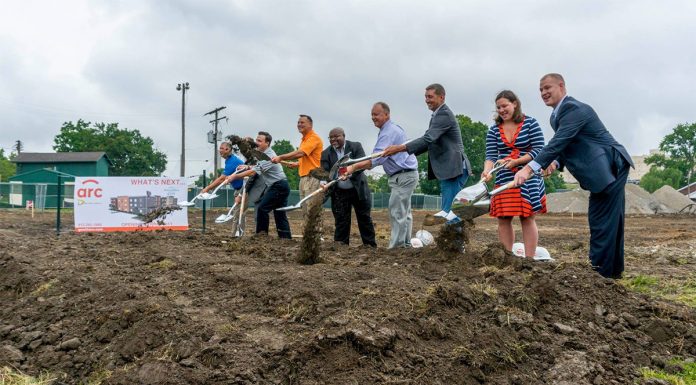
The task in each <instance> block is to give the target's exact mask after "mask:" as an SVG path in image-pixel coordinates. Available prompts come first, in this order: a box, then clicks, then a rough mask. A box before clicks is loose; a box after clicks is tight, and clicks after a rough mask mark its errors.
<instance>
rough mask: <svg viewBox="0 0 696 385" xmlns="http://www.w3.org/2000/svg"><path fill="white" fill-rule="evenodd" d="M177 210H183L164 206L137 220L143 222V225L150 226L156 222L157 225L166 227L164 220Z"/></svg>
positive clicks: (140, 216) (139, 216) (174, 206)
mask: <svg viewBox="0 0 696 385" xmlns="http://www.w3.org/2000/svg"><path fill="white" fill-rule="evenodd" d="M176 210H181V207H180V206H176V205H172V206H164V207H158V208H156V209H154V210H152V211H150V212H148V213H147V214H144V215H142V214H140V215H138V216H137V218H138V219H139V220H141V221H143V224H148V223H152V222H154V221H156V223H157V224H158V225H160V226H162V225H164V224H165V223H164V219H165V218H166V217H167V215H169V214H170V213H172V212H173V211H176Z"/></svg>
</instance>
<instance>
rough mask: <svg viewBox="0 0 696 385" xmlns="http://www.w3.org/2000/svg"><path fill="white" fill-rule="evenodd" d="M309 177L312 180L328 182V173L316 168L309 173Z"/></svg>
mask: <svg viewBox="0 0 696 385" xmlns="http://www.w3.org/2000/svg"><path fill="white" fill-rule="evenodd" d="M309 175H310V176H311V177H312V178H314V179H319V180H326V181H328V180H329V172H328V171H326V170H324V169H323V168H321V167H317V168H314V169H312V170H311V171H310V172H309Z"/></svg>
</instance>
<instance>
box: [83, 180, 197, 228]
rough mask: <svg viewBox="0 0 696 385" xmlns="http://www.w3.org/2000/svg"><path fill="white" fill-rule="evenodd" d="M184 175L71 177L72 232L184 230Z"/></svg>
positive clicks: (186, 223) (185, 190)
mask: <svg viewBox="0 0 696 385" xmlns="http://www.w3.org/2000/svg"><path fill="white" fill-rule="evenodd" d="M186 194H187V188H186V179H185V178H160V177H75V192H74V200H75V202H74V203H75V206H74V207H75V231H77V232H82V231H141V230H162V229H166V230H187V229H188V216H187V210H186V209H185V208H183V209H181V208H180V207H179V205H178V203H179V202H181V201H185V200H186V199H187V196H186Z"/></svg>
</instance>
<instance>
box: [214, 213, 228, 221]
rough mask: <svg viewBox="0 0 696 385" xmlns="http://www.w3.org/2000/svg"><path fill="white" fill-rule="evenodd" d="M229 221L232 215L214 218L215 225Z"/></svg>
mask: <svg viewBox="0 0 696 385" xmlns="http://www.w3.org/2000/svg"><path fill="white" fill-rule="evenodd" d="M230 219H232V215H227V214H222V215H220V216H219V217H217V218H215V223H225V222H227V221H229V220H230Z"/></svg>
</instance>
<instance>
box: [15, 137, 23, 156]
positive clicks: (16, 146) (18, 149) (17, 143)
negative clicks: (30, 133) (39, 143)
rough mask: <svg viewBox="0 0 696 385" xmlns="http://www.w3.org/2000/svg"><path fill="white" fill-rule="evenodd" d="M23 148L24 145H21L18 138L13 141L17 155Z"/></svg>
mask: <svg viewBox="0 0 696 385" xmlns="http://www.w3.org/2000/svg"><path fill="white" fill-rule="evenodd" d="M23 149H24V146H22V141H21V140H18V141H16V142H15V151H17V155H19V154H21V153H22V150H23Z"/></svg>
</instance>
